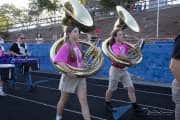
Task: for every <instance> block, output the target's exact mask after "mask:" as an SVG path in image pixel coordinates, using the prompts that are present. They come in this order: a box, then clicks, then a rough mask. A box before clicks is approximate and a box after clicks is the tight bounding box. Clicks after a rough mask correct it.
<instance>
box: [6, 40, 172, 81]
mask: <svg viewBox="0 0 180 120" xmlns="http://www.w3.org/2000/svg"><path fill="white" fill-rule="evenodd" d="M4 46H5V49H6V50H8V49H9V47H10V44H5V45H4ZM51 46H52V43H49V44H33V43H31V44H28V48H29V50H30V51H31V55H32V56H35V57H38V58H39V59H40V69H41V70H42V71H50V72H57V71H56V69H55V68H54V67H53V65H52V63H51V61H50V57H49V50H50V48H51ZM172 48H173V42H154V43H149V44H145V45H144V48H143V50H142V53H143V60H142V62H141V63H140V64H138V65H136V66H134V67H131V68H129V72H130V73H132V74H135V75H137V76H139V77H142V78H144V79H145V80H146V81H158V82H163V83H169V82H171V81H172V79H173V76H172V74H171V72H170V70H169V62H170V58H171V53H172ZM104 57H105V59H104V64H103V66H102V68H101V69H100V71H99V72H97V74H96V76H97V77H108V71H109V67H110V65H111V63H110V60H109V59H108V58H107V57H106V56H104Z"/></svg>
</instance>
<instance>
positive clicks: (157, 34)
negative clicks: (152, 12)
mask: <svg viewBox="0 0 180 120" xmlns="http://www.w3.org/2000/svg"><path fill="white" fill-rule="evenodd" d="M156 25H157V28H156V38H157V39H158V38H159V0H158V6H157V24H156Z"/></svg>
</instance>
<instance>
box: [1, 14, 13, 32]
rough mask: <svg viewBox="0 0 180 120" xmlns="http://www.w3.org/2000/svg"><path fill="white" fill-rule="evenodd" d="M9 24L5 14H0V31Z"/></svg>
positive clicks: (3, 30) (5, 28)
mask: <svg viewBox="0 0 180 120" xmlns="http://www.w3.org/2000/svg"><path fill="white" fill-rule="evenodd" d="M10 26H11V24H10V20H9V18H8V17H7V16H5V15H0V32H5V31H7V30H8V28H9V27H10Z"/></svg>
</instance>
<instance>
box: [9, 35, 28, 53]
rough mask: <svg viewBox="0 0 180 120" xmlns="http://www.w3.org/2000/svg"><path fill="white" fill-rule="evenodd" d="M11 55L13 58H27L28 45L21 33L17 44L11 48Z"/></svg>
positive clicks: (17, 37) (17, 38)
mask: <svg viewBox="0 0 180 120" xmlns="http://www.w3.org/2000/svg"><path fill="white" fill-rule="evenodd" d="M10 54H11V55H13V56H26V55H27V45H26V43H25V36H24V34H22V33H20V34H18V35H17V36H16V42H15V43H13V44H12V46H11V47H10Z"/></svg>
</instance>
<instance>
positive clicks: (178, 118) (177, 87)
mask: <svg viewBox="0 0 180 120" xmlns="http://www.w3.org/2000/svg"><path fill="white" fill-rule="evenodd" d="M170 69H171V71H172V73H173V75H174V77H175V79H174V80H173V82H172V99H173V101H174V102H175V120H180V75H179V71H180V35H178V36H177V37H176V39H175V46H174V50H173V53H172V58H171V63H170Z"/></svg>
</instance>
